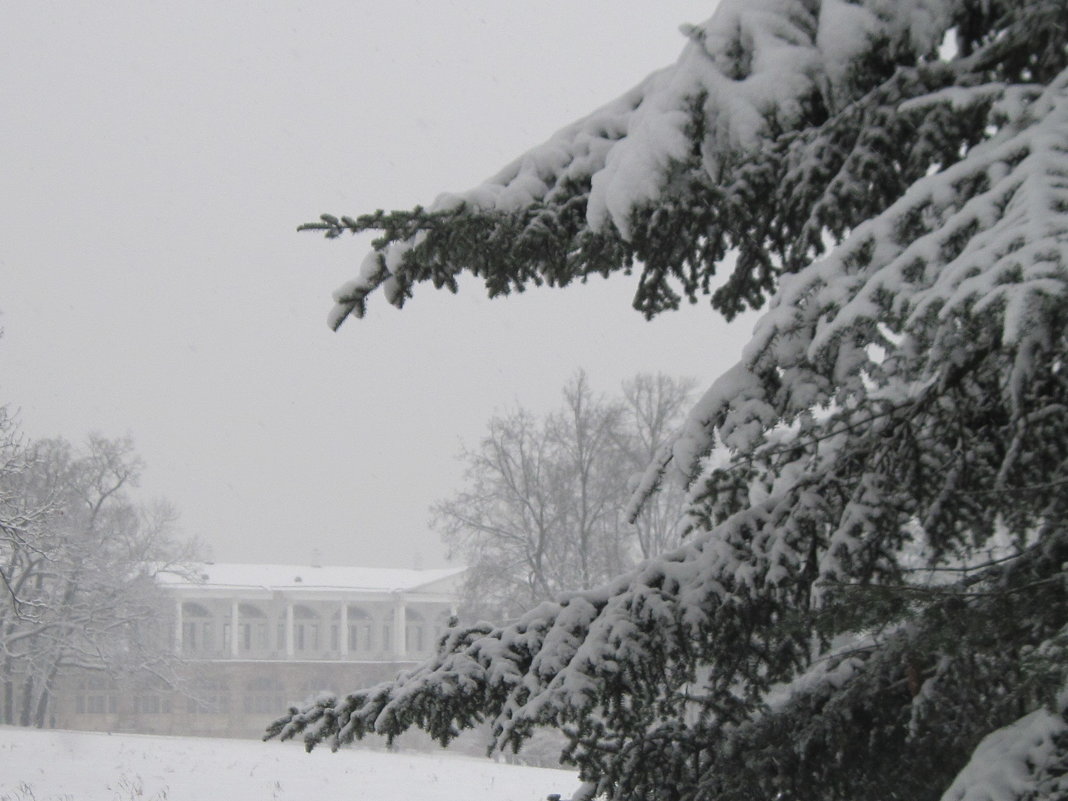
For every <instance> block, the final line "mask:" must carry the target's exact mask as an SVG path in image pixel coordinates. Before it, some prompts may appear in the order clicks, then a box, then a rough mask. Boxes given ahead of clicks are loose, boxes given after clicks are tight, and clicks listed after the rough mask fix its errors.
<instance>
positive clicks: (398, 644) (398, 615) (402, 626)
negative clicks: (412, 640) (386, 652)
mask: <svg viewBox="0 0 1068 801" xmlns="http://www.w3.org/2000/svg"><path fill="white" fill-rule="evenodd" d="M407 623H408V617H407V610H406V608H405V606H404V596H402V595H397V597H396V598H394V600H393V653H394V654H396V655H397V657H399V658H400V659H403V658H404V657H405V656H407V655H408V632H407V629H406V625H407Z"/></svg>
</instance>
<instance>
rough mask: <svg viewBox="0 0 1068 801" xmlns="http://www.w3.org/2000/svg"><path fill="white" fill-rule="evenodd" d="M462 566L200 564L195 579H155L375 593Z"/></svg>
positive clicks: (416, 584) (176, 584)
mask: <svg viewBox="0 0 1068 801" xmlns="http://www.w3.org/2000/svg"><path fill="white" fill-rule="evenodd" d="M464 570H465V568H463V567H446V568H437V569H433V570H414V569H412V570H409V569H405V568H392V567H349V566H344V565H324V566H322V567H314V566H309V565H256V564H244V563H234V562H202V563H199V564H197V565H196V566H195V569H194V571H193V573H194V575H196V576H199V580H196V579H193V578H189V577H186V576H182V575H178V574H175V573H162V574H160V575H159V580H160V582H161V583H162V584H164V585H165V586H167V587H169V588H173V589H179V588H183V587H184V588H190V589H192V588H193V587H197V588H202V589H207V588H211V589H224V588H233V589H239V588H240V589H251V588H256V589H267V590H272V591H273V590H297V589H300V590H367V591H376V592H395V591H409V592H410V591H417V590H419V589H421V588H423V587H427V586H428V585H431V584H435V583H437V582H439V581H442V580H444V579H448V578H452V577H454V576H459V575H460V574H461V573H463V572H464Z"/></svg>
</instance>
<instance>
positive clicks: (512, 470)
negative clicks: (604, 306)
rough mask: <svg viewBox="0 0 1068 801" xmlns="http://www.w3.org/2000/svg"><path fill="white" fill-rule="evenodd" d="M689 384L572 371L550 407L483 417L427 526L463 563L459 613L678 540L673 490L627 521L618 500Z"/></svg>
mask: <svg viewBox="0 0 1068 801" xmlns="http://www.w3.org/2000/svg"><path fill="white" fill-rule="evenodd" d="M691 386H692V383H691V382H689V381H680V380H676V379H673V378H669V377H667V376H652V375H639V376H637V377H635V378H634V379H633V380H631V381H628V382H626V383H625V385H624V389H623V397H622V399H610V398H607V397H605V396H603V395H599V394H596V393H595V392H594V391H593V390H592V389H591V387H590V384H589V379H588V378H587V376H586V374H585V373H584V372H579V373H578V374H576V375H575V377H574V378H573V379H572V380H571V381H570V382H569V383H568V384H567V386H566V387H565V388H564V390H563V399H564V403H563V405H562V406H561V408H559V409H558V410H556V411H555V412H553V413H552V414H549V415H547V416H546V417H544V418H541V419H539V418H538V417H536V416H535V415H533V414H532V413H531V412H529V411H527V410H525V409H518V410H516V411H515V412H512V413H511V414H508V415H504V416H499V417H494V418H493V419H492V420H491V421H490V423H489V431H488V433H487V435H486V437H485V438H484V439H483V440H482V442H481V443H479V446H478V448H476V449H474V450H466V451H464V453H463V455H462V458H463V460H464V461H465V462H466V463H467V472H466V481H467V486H466V487H465V488H464V489H463V490H462V491H460V492H458V493H457V494H456V495H454V496H453V497H451V498H449V499H448V500H445V501H442V502H441V503H439V504H437V505H436V506H435V507H434V525H435V527H436V528H437V529H438V530H439V531H440V532H441V533H442V536H443V537H444V539H445V541H446V543H447V544H448V545H449V547H450V549H451V552H452V553H453V554H454V555H457V556H460V557H461V558H463V559H464V561H465V562H466V563H467V564H468V565H469V566H470V571H469V573H468V584H467V591H466V593H465V596H466V599H465V612H466V613H467V614H469V615H474V616H486V617H491V618H508V617H513V616H515V615H517V614H519V613H520V612H522V611H523V610H525V609H527V608H530V607H531V606H533V605H535V604H537V603H538V602H540V601H542V600H546V599H549V598H552V597H553V596H554V595H556V594H557V593H559V592H562V591H567V590H575V589H581V588H587V587H591V586H594V585H596V584H598V583H600V582H602V581H605V580H606V579H608V578H609V577H611V576H614V575H616V574H618V573H619V572H621V571H623V570H625V569H627V568H628V567H630V566H631V565H633V564H634V563H635V561H636V560H637V559H638V558H640V557H646V556H649V555H652V554H654V553H658V552H660V551H661V550H663V549H664V548H666V547H670V546H671V545H672V544H674V543H675V540H674V539H673V533H674V525H673V524H674V522H675V520H676V519H677V517H678V513H679V509H680V508H681V507H680V504H681V500H682V498H681V493H675V494H671V493H665V494H663V495H661V496H660V497H659V498H658V499H657V501H656V503H654V504H649V508H647V509H646V510H643V512H642V515H641V516H640V517H639V518H638V519H637V520H636V521H635V522H634V523H631V522H629V521H627V520H626V519H625V517H623V516H622V514H621V510H622V509H623V507H624V506H625V499H626V497H627V494H628V492H629V490H628V484H629V483H632V482H631V479H632V478H633V477H634V476H636V475H637V474H638V473H640V472H641V470H642V469H644V468H645V466H646V465H647V464H648V463H649V461H650V459H651V457H652V454H653V453H654V452H655V450H656V448H657V447H658V446H659V445H660V443H661V442H662V441H663V438H664V437H665V436H666V435H667V434H668V433H670V430H671V427H672V425H673V424H674V423H677V422H678V420H679V417H680V413H681V409H682V407H683V405H684V403H685V400H686V398H687V396H688V394H689V391H690V388H691Z"/></svg>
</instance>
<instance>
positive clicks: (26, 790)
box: [0, 726, 578, 801]
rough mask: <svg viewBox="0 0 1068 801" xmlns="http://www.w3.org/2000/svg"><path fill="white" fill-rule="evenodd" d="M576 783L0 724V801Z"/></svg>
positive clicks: (429, 762) (313, 795)
mask: <svg viewBox="0 0 1068 801" xmlns="http://www.w3.org/2000/svg"><path fill="white" fill-rule="evenodd" d="M577 784H578V782H577V780H576V778H575V776H574V774H573V773H569V772H567V771H560V770H546V769H543V768H525V767H515V766H510V765H503V764H495V763H493V762H492V761H490V760H488V759H477V758H472V757H461V756H447V755H445V754H441V755H437V754H429V755H425V754H414V753H398V754H389V753H384V752H378V751H364V750H355V749H348V750H344V751H340V752H338V753H336V754H331V753H330V751H329V750H328V749H322V750H318V749H317V750H316V751H314V752H312V753H311V754H306V753H305V752H304V750H303V748H302V747H301V746H300V745H298V744H295V743H278V742H269V743H260V742H255V741H248V740H214V739H208V738H192V737H189V738H187V737H153V736H148V735H136V734H114V735H109V734H99V733H95V732H69V731H36V730H27V729H18V728H9V727H4V726H0V801H207V799H225V801H273V799H278V801H313V799H314V801H333V800H334V799H338V800H339V801H340V800H341V799H369V800H370V799H373V800H374V801H465V799H479V801H535V800H536V799H544V798H545V796H546V795H547V794H549V793H561V794H562V795H563V796H564V797H565V798H566V797H568V795H569V794H570V792H571V791H572V790H573V789H574V788H575V787H576V786H577Z"/></svg>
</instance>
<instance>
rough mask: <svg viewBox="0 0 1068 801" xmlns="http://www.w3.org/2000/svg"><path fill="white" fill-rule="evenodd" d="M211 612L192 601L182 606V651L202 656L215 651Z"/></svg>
mask: <svg viewBox="0 0 1068 801" xmlns="http://www.w3.org/2000/svg"><path fill="white" fill-rule="evenodd" d="M213 635H214V631H213V629H212V617H211V612H209V611H208V609H207V607H204V606H201V605H200V604H198V603H193V602H192V601H186V602H185V603H183V604H182V651H183V653H187V654H203V653H208V652H210V651H213V650H214V649H215V642H214V640H213V639H212V637H213Z"/></svg>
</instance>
